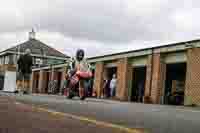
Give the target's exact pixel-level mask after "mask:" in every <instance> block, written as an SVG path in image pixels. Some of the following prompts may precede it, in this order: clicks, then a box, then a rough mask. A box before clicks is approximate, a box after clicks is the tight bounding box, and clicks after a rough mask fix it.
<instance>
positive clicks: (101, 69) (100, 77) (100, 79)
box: [94, 62, 104, 97]
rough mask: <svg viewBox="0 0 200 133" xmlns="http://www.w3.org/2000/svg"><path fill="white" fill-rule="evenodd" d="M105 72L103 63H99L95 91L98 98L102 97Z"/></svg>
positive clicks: (96, 70) (96, 71)
mask: <svg viewBox="0 0 200 133" xmlns="http://www.w3.org/2000/svg"><path fill="white" fill-rule="evenodd" d="M103 72H104V64H103V62H97V63H96V69H95V77H94V91H95V92H96V93H97V97H100V96H101V92H102V89H103Z"/></svg>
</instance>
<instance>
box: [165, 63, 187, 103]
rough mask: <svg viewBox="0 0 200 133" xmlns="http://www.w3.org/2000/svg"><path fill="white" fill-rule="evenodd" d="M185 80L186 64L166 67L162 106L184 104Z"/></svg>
mask: <svg viewBox="0 0 200 133" xmlns="http://www.w3.org/2000/svg"><path fill="white" fill-rule="evenodd" d="M185 78H186V63H174V64H167V65H166V81H165V90H164V104H173V105H183V104H184V91H185Z"/></svg>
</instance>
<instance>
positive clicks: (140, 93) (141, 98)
mask: <svg viewBox="0 0 200 133" xmlns="http://www.w3.org/2000/svg"><path fill="white" fill-rule="evenodd" d="M138 96H139V99H138V100H139V102H141V103H142V102H143V96H144V84H143V82H140V83H139V85H138Z"/></svg>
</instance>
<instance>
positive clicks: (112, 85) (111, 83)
mask: <svg viewBox="0 0 200 133" xmlns="http://www.w3.org/2000/svg"><path fill="white" fill-rule="evenodd" d="M116 86H117V79H116V78H115V79H112V80H111V81H110V88H111V89H113V88H116Z"/></svg>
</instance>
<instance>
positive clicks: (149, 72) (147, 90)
mask: <svg viewBox="0 0 200 133" xmlns="http://www.w3.org/2000/svg"><path fill="white" fill-rule="evenodd" d="M147 58H148V59H147V66H146V82H145V96H150V95H151V81H152V79H151V78H152V64H151V63H152V58H153V57H152V55H149V56H148V57H147Z"/></svg>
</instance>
